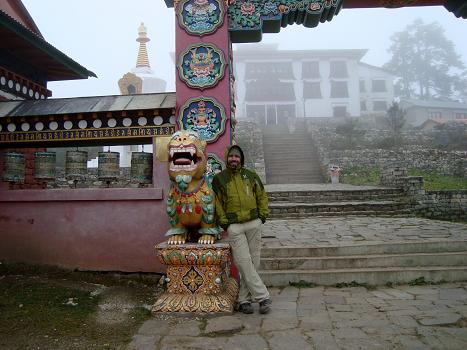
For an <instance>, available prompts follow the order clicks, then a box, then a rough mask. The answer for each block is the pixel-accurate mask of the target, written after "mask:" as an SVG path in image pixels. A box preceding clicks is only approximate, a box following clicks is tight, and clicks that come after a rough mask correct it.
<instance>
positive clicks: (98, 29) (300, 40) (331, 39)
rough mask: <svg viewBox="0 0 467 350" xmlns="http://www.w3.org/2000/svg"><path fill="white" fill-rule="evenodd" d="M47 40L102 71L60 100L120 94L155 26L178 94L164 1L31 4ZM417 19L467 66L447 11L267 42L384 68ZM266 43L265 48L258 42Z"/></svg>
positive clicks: (157, 68)
mask: <svg viewBox="0 0 467 350" xmlns="http://www.w3.org/2000/svg"><path fill="white" fill-rule="evenodd" d="M23 3H24V5H25V6H26V8H27V9H28V11H29V12H30V14H31V16H32V17H33V19H34V20H35V22H36V24H37V26H38V27H39V29H40V30H41V32H42V34H43V36H44V37H45V39H46V40H47V41H48V42H49V43H50V44H52V45H54V46H55V47H56V48H58V49H59V50H61V51H62V52H64V53H65V54H67V55H68V56H70V57H71V58H72V59H74V60H75V61H77V62H78V63H80V64H81V65H83V66H84V67H86V68H87V69H89V70H92V71H93V72H94V73H96V74H97V76H98V79H95V78H89V79H87V80H76V81H67V82H53V83H50V84H49V89H50V90H52V91H53V97H75V96H99V95H114V94H119V90H118V84H117V82H118V79H119V78H121V77H122V76H123V74H125V73H127V72H129V71H130V70H131V69H132V68H133V67H134V66H135V65H136V57H137V53H138V47H139V43H137V42H136V38H137V36H138V34H137V29H138V26H139V24H140V23H141V22H144V24H145V25H146V27H147V32H148V37H149V38H150V39H151V41H150V42H149V43H148V44H147V47H148V53H149V60H150V63H151V67H152V69H153V70H154V72H155V74H156V75H157V76H159V77H161V78H163V79H165V80H166V81H167V83H168V85H167V89H168V90H169V91H175V67H174V64H173V61H172V59H171V57H170V53H171V52H173V51H174V50H175V14H174V11H173V9H172V8H171V9H168V8H167V7H166V5H165V3H164V1H163V0H137V1H127V0H79V1H78V0H67V1H64V0H40V1H38V0H23ZM416 18H421V19H422V20H423V21H424V22H425V23H431V22H438V23H439V24H440V25H441V26H442V27H443V28H444V29H445V31H446V32H445V34H446V37H447V38H448V39H449V40H451V41H453V42H454V44H455V48H456V52H458V53H459V54H461V57H462V60H463V61H464V63H465V64H466V65H467V45H465V38H467V21H466V20H463V19H458V18H456V17H455V16H454V15H453V14H452V13H450V12H448V11H447V10H446V9H445V8H444V7H441V6H433V7H414V8H402V9H343V10H342V11H341V12H340V14H339V15H338V16H335V17H334V19H333V20H332V21H331V22H326V23H320V24H319V26H318V27H317V28H305V27H303V26H298V25H292V26H288V27H287V28H282V29H281V32H280V33H278V34H264V35H263V42H264V43H278V44H279V49H284V50H315V49H368V50H369V51H368V53H367V54H366V55H365V57H364V58H363V61H364V62H366V63H369V64H373V65H376V66H381V65H383V64H384V63H385V62H387V61H388V60H389V58H390V55H389V53H388V52H387V49H388V48H389V45H390V37H391V35H392V34H393V33H394V32H397V31H401V30H403V29H404V28H405V27H406V26H407V25H408V24H410V23H412V22H413V21H414V20H415V19H416ZM250 45H258V44H250Z"/></svg>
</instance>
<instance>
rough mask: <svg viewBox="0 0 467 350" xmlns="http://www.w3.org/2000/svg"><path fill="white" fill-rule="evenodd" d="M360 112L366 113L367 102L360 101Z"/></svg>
mask: <svg viewBox="0 0 467 350" xmlns="http://www.w3.org/2000/svg"><path fill="white" fill-rule="evenodd" d="M360 110H361V111H366V110H367V108H366V101H365V100H361V101H360Z"/></svg>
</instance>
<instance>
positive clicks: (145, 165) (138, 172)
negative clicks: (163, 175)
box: [130, 152, 152, 184]
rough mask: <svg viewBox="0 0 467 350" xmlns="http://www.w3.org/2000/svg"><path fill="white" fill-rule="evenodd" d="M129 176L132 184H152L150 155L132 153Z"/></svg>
mask: <svg viewBox="0 0 467 350" xmlns="http://www.w3.org/2000/svg"><path fill="white" fill-rule="evenodd" d="M130 176H131V181H132V182H136V183H140V184H150V183H152V153H146V152H133V153H132V154H131V171H130Z"/></svg>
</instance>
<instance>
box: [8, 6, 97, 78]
mask: <svg viewBox="0 0 467 350" xmlns="http://www.w3.org/2000/svg"><path fill="white" fill-rule="evenodd" d="M7 10H8V9H7V8H6V7H5V6H2V7H1V8H0V38H2V40H0V50H4V51H5V52H10V53H13V54H14V55H15V56H16V57H18V58H20V59H21V60H22V61H23V62H24V63H25V64H27V65H30V66H32V67H35V69H37V70H38V71H40V72H42V73H43V74H44V76H45V79H46V80H47V81H59V80H73V79H87V78H88V77H96V74H94V73H93V72H91V71H90V70H88V69H86V68H84V67H83V66H81V65H80V64H79V63H77V62H75V61H74V60H72V59H71V58H70V57H68V56H67V55H65V54H64V53H63V52H61V51H60V50H58V49H56V48H55V47H53V46H52V45H50V44H49V43H48V42H47V41H45V40H44V38H43V37H42V35H41V34H40V32H39V30H38V29H37V27H36V26H35V24H34V25H33V23H34V22H33V21H32V19H30V21H29V22H27V24H28V26H25V25H24V24H23V23H21V22H19V21H18V20H17V19H15V18H14V17H13V16H12V13H11V12H6V11H7ZM15 17H16V18H18V16H15ZM23 22H24V21H23ZM6 68H8V67H6Z"/></svg>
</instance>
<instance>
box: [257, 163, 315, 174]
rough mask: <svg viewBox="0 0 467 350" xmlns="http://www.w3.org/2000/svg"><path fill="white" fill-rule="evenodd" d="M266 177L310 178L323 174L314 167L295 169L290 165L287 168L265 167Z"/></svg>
mask: <svg viewBox="0 0 467 350" xmlns="http://www.w3.org/2000/svg"><path fill="white" fill-rule="evenodd" d="M265 169H266V175H269V176H275V177H281V176H284V177H297V176H298V177H308V176H311V175H316V174H321V172H320V171H319V169H316V168H314V167H313V166H309V167H303V166H301V167H295V166H293V165H288V166H285V167H275V166H273V167H270V166H267V165H266V167H265Z"/></svg>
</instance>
